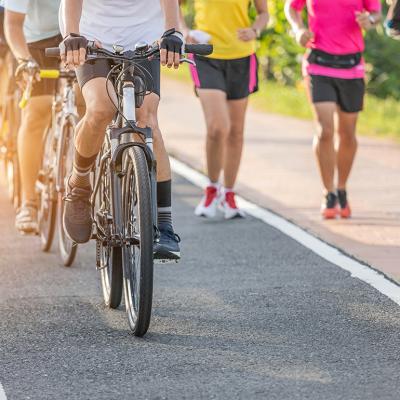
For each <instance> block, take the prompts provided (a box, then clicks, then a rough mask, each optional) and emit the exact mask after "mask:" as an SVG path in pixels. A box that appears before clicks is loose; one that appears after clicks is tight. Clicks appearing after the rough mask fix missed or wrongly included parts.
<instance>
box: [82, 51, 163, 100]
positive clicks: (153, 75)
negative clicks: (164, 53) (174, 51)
mask: <svg viewBox="0 0 400 400" xmlns="http://www.w3.org/2000/svg"><path fill="white" fill-rule="evenodd" d="M137 64H138V65H139V66H140V67H141V68H138V70H140V71H141V74H142V77H143V78H144V81H145V84H146V87H147V91H148V92H152V93H155V94H156V95H157V96H160V61H159V60H151V61H147V60H146V61H140V62H138V63H137ZM110 71H111V61H109V60H105V59H99V60H94V61H87V62H86V63H85V64H84V65H82V66H80V67H78V68H77V69H76V77H77V79H78V83H79V86H80V87H81V88H82V87H83V86H84V85H85V84H86V83H87V82H89V81H90V80H92V79H94V78H107V75H108V73H109V72H110Z"/></svg>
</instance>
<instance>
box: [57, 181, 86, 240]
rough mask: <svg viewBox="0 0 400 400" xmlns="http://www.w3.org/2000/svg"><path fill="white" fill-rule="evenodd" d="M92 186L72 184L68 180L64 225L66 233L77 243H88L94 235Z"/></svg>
mask: <svg viewBox="0 0 400 400" xmlns="http://www.w3.org/2000/svg"><path fill="white" fill-rule="evenodd" d="M91 194H92V190H91V188H90V187H89V188H81V187H77V186H72V185H71V184H70V182H69V181H68V184H67V194H66V196H65V197H64V201H65V203H64V218H63V225H64V229H65V231H66V233H67V234H68V236H69V237H70V239H71V240H72V241H74V242H75V243H86V242H88V241H89V240H90V238H91V236H92V225H93V220H92V206H91V204H90V196H91Z"/></svg>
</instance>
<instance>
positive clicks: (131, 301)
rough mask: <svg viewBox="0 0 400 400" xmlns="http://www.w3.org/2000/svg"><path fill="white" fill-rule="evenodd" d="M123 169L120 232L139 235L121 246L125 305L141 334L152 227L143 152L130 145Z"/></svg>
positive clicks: (147, 314)
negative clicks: (121, 229) (121, 226)
mask: <svg viewBox="0 0 400 400" xmlns="http://www.w3.org/2000/svg"><path fill="white" fill-rule="evenodd" d="M124 172H125V176H124V178H123V196H122V212H123V214H122V215H123V221H124V233H125V235H126V236H128V237H129V238H137V239H139V243H138V244H134V242H130V244H128V243H127V244H126V245H125V246H124V251H123V253H124V254H123V259H122V260H123V267H124V295H125V308H126V311H127V314H128V322H129V326H130V328H131V330H132V332H133V334H134V335H135V336H139V337H141V336H143V335H145V334H146V332H147V330H148V328H149V325H150V319H151V308H152V301H153V270H154V261H153V245H154V230H153V219H152V211H151V199H152V197H151V189H150V188H151V185H150V174H149V169H148V165H147V160H146V156H145V154H144V151H143V150H142V149H141V148H140V147H137V146H134V147H132V148H130V149H129V150H128V151H127V152H126V159H125V171H124ZM135 208H136V212H135ZM125 239H126V238H125Z"/></svg>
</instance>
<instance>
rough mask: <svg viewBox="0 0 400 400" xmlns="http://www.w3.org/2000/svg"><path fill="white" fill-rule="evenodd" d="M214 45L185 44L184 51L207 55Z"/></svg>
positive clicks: (210, 52)
mask: <svg viewBox="0 0 400 400" xmlns="http://www.w3.org/2000/svg"><path fill="white" fill-rule="evenodd" d="M213 50H214V46H213V45H212V44H187V45H186V46H185V53H191V54H197V55H199V56H209V55H210V54H212V52H213Z"/></svg>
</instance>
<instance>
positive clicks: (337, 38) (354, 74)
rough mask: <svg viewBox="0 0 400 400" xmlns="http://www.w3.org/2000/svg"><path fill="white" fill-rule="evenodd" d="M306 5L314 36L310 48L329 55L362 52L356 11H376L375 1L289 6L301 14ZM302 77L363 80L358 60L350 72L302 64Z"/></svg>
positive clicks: (318, 0)
mask: <svg viewBox="0 0 400 400" xmlns="http://www.w3.org/2000/svg"><path fill="white" fill-rule="evenodd" d="M306 6H307V10H308V20H309V29H310V30H311V31H312V32H313V33H314V36H315V37H314V40H313V41H312V42H311V43H310V46H309V47H310V48H312V49H318V50H322V51H325V52H326V53H330V54H353V53H359V52H363V51H364V47H365V45H364V37H363V32H362V29H361V28H360V26H359V25H358V23H357V21H356V11H360V12H361V11H364V10H366V11H369V12H380V10H381V4H380V1H379V0H292V2H291V7H292V8H294V9H295V10H297V11H302V10H303V8H304V7H306ZM303 74H304V75H322V76H330V77H332V78H342V79H356V78H364V76H365V65H364V61H362V62H361V63H360V64H359V65H357V66H356V67H354V68H351V69H336V68H327V67H323V66H320V65H316V64H309V63H308V62H307V59H306V58H305V59H304V62H303Z"/></svg>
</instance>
